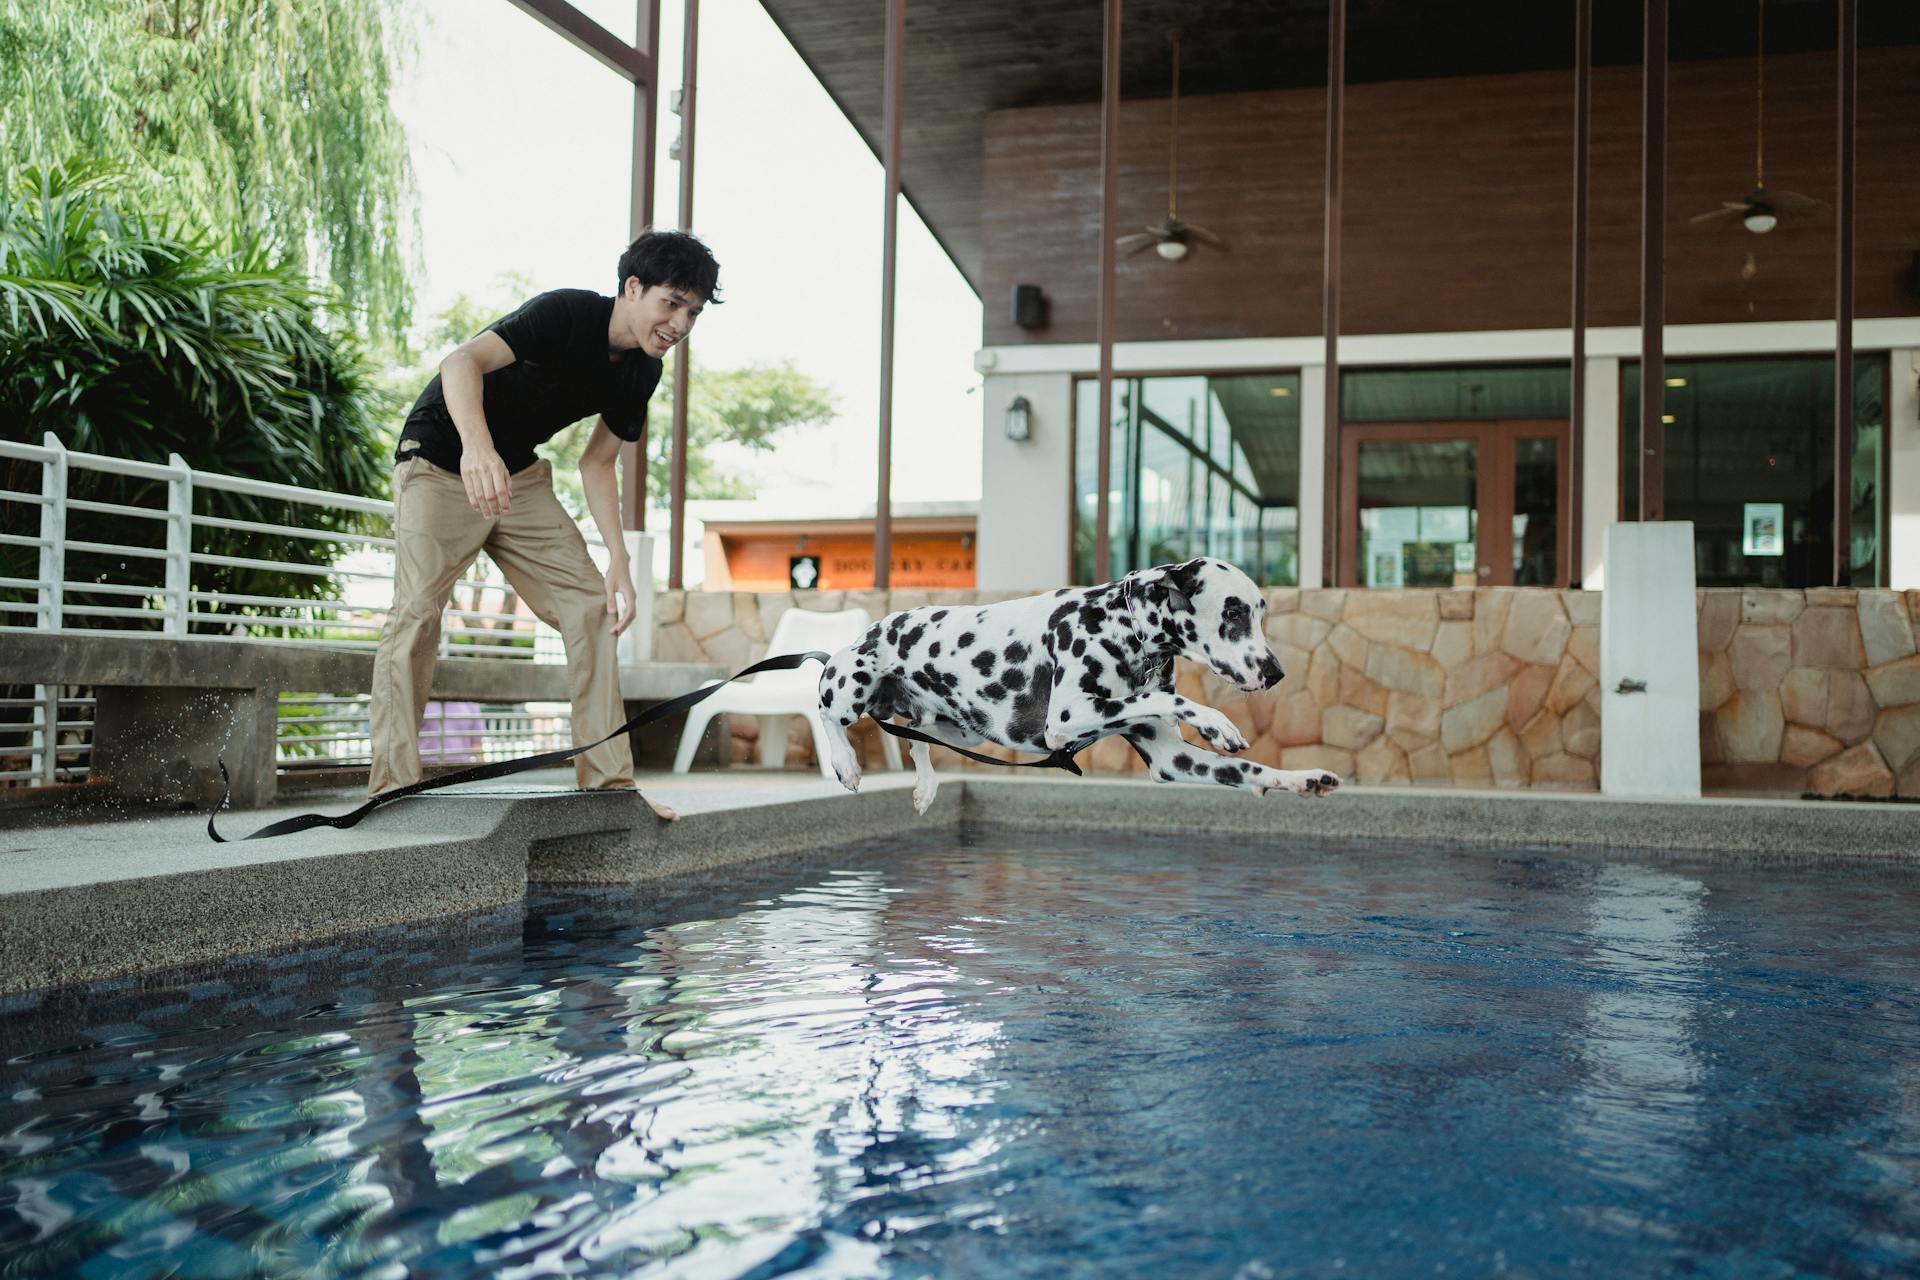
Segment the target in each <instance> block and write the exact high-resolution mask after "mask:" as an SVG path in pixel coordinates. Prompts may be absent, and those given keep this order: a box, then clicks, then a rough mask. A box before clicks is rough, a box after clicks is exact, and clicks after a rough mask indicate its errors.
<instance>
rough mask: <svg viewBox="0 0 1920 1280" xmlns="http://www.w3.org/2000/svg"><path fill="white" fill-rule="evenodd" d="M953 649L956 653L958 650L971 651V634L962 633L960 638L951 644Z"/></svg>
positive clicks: (967, 632) (968, 632) (969, 632)
mask: <svg viewBox="0 0 1920 1280" xmlns="http://www.w3.org/2000/svg"><path fill="white" fill-rule="evenodd" d="M953 647H954V649H955V650H956V651H957V650H960V649H971V648H972V647H973V632H971V631H962V632H961V633H960V638H959V639H958V640H955V641H954V642H953Z"/></svg>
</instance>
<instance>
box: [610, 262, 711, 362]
mask: <svg viewBox="0 0 1920 1280" xmlns="http://www.w3.org/2000/svg"><path fill="white" fill-rule="evenodd" d="M706 305H707V300H706V298H704V297H702V296H701V295H700V294H698V293H696V292H695V291H693V290H692V289H687V288H683V287H681V286H679V285H671V284H655V285H648V286H646V287H645V288H642V287H641V285H640V279H639V277H637V276H628V277H627V283H626V287H625V288H624V289H622V290H621V291H620V297H619V299H618V300H617V305H616V308H615V310H616V314H615V316H614V319H613V325H612V328H613V331H614V332H613V333H612V334H611V335H610V336H611V339H612V342H613V345H614V346H615V347H618V348H623V349H626V350H631V349H633V348H635V347H638V348H639V349H640V350H642V351H644V352H646V353H647V354H648V355H650V356H652V357H653V358H654V359H656V360H658V359H660V358H661V357H662V356H664V355H666V354H667V352H669V351H671V350H673V348H674V346H675V345H676V344H677V343H679V342H680V341H682V340H683V339H684V338H685V337H686V336H687V335H688V334H689V333H691V332H693V322H694V321H696V320H698V319H699V318H700V313H701V312H702V311H703V310H705V309H706Z"/></svg>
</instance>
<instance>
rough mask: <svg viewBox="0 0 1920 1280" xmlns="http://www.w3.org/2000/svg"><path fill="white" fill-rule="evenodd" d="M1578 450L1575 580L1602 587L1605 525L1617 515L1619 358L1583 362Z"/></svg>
mask: <svg viewBox="0 0 1920 1280" xmlns="http://www.w3.org/2000/svg"><path fill="white" fill-rule="evenodd" d="M1582 435H1583V437H1584V443H1583V445H1582V448H1581V450H1580V583H1581V585H1582V586H1584V587H1586V589H1587V590H1589V591H1598V590H1600V589H1601V588H1602V587H1604V586H1605V585H1606V582H1605V577H1606V560H1605V557H1604V554H1603V553H1604V551H1605V548H1606V540H1607V526H1608V525H1610V524H1612V523H1614V522H1615V521H1616V520H1618V519H1619V518H1620V361H1619V359H1618V358H1616V357H1613V356H1604V357H1598V358H1589V359H1588V360H1587V404H1586V421H1585V423H1584V424H1583V428H1582Z"/></svg>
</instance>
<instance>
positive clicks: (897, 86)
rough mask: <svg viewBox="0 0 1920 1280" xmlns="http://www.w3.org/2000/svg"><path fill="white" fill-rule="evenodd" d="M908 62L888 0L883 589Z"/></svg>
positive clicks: (888, 561)
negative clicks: (902, 128)
mask: <svg viewBox="0 0 1920 1280" xmlns="http://www.w3.org/2000/svg"><path fill="white" fill-rule="evenodd" d="M906 61H907V0H887V61H886V74H885V85H884V91H885V94H886V104H885V120H884V126H885V129H886V135H887V136H886V144H885V145H886V157H885V160H886V166H887V216H886V222H885V228H884V230H883V232H882V239H881V250H880V447H879V450H878V453H879V460H880V468H879V470H880V476H879V483H878V485H877V487H876V489H875V492H874V499H873V585H874V586H876V587H878V588H880V589H881V590H883V591H884V590H886V589H887V588H888V587H889V586H891V585H892V582H893V294H894V283H895V281H894V250H895V247H896V242H897V240H898V238H899V228H900V112H901V105H902V92H901V90H902V85H903V83H904V81H905V78H906V65H905V64H906Z"/></svg>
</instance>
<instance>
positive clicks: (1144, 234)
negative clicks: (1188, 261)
mask: <svg viewBox="0 0 1920 1280" xmlns="http://www.w3.org/2000/svg"><path fill="white" fill-rule="evenodd" d="M1171 112H1172V115H1171V119H1170V120H1169V121H1168V124H1167V217H1166V221H1164V222H1161V223H1160V224H1158V225H1157V226H1151V227H1148V228H1147V229H1146V230H1145V231H1136V232H1134V233H1133V234H1132V235H1126V236H1121V237H1120V238H1119V239H1117V240H1115V241H1114V246H1115V247H1116V248H1118V249H1119V250H1120V251H1121V252H1122V253H1125V254H1129V255H1131V254H1135V253H1140V252H1143V251H1145V250H1147V249H1152V250H1154V251H1155V252H1156V253H1158V254H1159V255H1160V256H1161V257H1163V258H1165V259H1166V260H1167V261H1168V262H1178V261H1180V260H1181V259H1182V258H1184V257H1186V256H1187V254H1188V252H1189V251H1190V250H1191V249H1192V248H1193V247H1194V246H1195V245H1201V244H1204V245H1211V246H1213V247H1214V248H1216V249H1218V250H1220V251H1221V252H1222V253H1225V252H1227V242H1226V241H1225V240H1222V239H1221V238H1220V237H1219V236H1217V235H1215V234H1213V232H1211V231H1209V230H1207V229H1206V228H1205V227H1201V226H1195V225H1194V224H1193V223H1191V222H1182V221H1180V217H1179V213H1178V204H1177V203H1176V201H1177V197H1178V194H1179V185H1180V32H1179V31H1178V30H1177V29H1176V30H1175V31H1174V33H1173V98H1172V104H1171Z"/></svg>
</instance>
